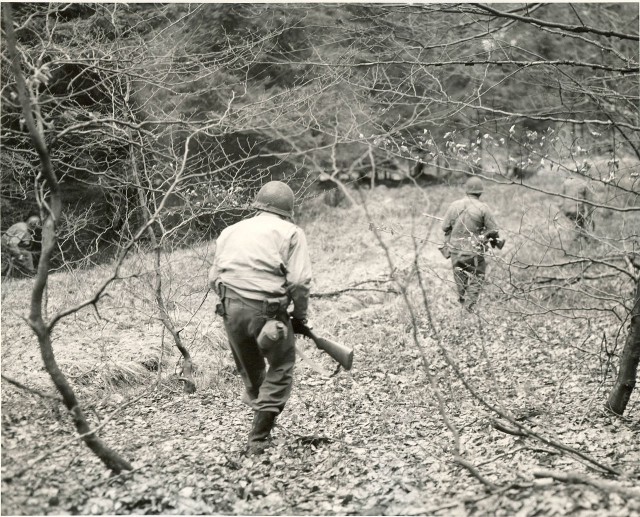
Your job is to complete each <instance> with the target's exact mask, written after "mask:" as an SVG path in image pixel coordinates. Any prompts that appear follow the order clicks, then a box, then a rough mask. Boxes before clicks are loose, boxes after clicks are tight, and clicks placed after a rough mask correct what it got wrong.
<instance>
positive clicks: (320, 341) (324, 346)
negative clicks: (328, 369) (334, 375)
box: [291, 319, 353, 370]
mask: <svg viewBox="0 0 640 517" xmlns="http://www.w3.org/2000/svg"><path fill="white" fill-rule="evenodd" d="M291 323H292V324H293V332H294V334H300V335H302V336H305V337H308V338H309V339H310V340H311V341H313V342H314V343H315V345H316V346H317V347H318V348H319V349H320V350H323V351H324V352H326V353H327V354H329V355H330V356H331V358H332V359H333V360H334V361H337V362H338V363H340V366H342V367H343V368H344V369H345V370H351V366H352V365H353V350H352V349H351V348H349V347H348V346H345V345H342V344H340V343H336V342H335V341H331V340H330V339H326V338H322V337H320V336H317V335H315V334H314V333H313V332H312V331H311V329H310V328H309V327H307V326H306V325H303V324H302V323H300V322H299V321H298V320H294V319H292V320H291Z"/></svg>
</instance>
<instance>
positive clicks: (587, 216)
mask: <svg viewBox="0 0 640 517" xmlns="http://www.w3.org/2000/svg"><path fill="white" fill-rule="evenodd" d="M561 192H562V195H563V196H567V197H566V198H562V201H561V204H560V209H561V210H562V213H563V214H564V215H565V216H566V217H567V218H569V219H570V220H571V221H573V222H574V223H575V225H576V226H577V227H578V228H579V229H580V230H587V229H590V230H594V229H595V223H594V221H593V205H591V204H589V203H586V202H585V201H592V200H593V197H594V196H593V190H592V189H591V186H590V184H589V182H588V181H587V180H586V179H584V178H583V177H582V176H577V175H571V176H569V177H568V178H567V179H566V180H565V181H564V183H563V184H562V190H561Z"/></svg>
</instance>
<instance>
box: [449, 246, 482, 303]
mask: <svg viewBox="0 0 640 517" xmlns="http://www.w3.org/2000/svg"><path fill="white" fill-rule="evenodd" d="M451 264H452V266H453V278H454V280H455V282H456V289H457V290H458V300H459V301H460V303H462V304H463V305H464V306H465V307H467V308H469V309H470V308H472V307H473V306H474V305H475V304H476V302H477V301H478V297H479V296H480V291H481V290H482V286H483V284H484V278H485V274H486V272H487V261H486V260H485V258H484V256H483V255H458V254H452V256H451Z"/></svg>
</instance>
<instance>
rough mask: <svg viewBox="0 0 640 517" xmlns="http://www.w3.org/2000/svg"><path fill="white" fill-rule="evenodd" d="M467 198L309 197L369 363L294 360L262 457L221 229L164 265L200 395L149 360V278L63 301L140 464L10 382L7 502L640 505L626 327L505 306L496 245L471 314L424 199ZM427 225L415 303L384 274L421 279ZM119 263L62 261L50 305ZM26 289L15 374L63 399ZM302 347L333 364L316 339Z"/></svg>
mask: <svg viewBox="0 0 640 517" xmlns="http://www.w3.org/2000/svg"><path fill="white" fill-rule="evenodd" d="M459 194H460V191H459V190H458V189H447V188H444V187H437V188H436V189H433V190H432V191H430V193H429V196H428V197H424V196H423V195H422V194H420V193H419V192H417V191H416V189H411V188H409V187H403V188H401V189H396V190H389V189H386V188H376V189H375V190H374V191H371V192H369V193H368V194H367V196H368V197H367V204H368V207H369V214H368V216H367V215H365V214H364V213H363V212H362V211H361V210H359V209H357V208H354V207H350V208H334V209H330V208H327V207H326V206H324V205H322V203H321V201H320V200H316V202H315V203H314V202H311V203H309V204H308V207H307V212H306V214H305V215H304V218H303V219H302V220H301V221H300V224H301V226H303V228H304V229H305V231H306V234H307V238H308V241H309V244H310V248H311V254H312V261H313V266H314V277H315V283H314V292H315V293H316V297H315V298H313V300H312V303H311V306H312V313H311V318H312V323H313V325H314V328H315V329H316V330H318V332H321V333H322V334H323V335H326V336H330V337H332V338H334V339H336V340H338V341H341V342H343V343H345V344H348V345H349V346H352V347H353V348H354V350H355V361H354V366H353V369H352V370H351V371H350V372H344V371H340V372H338V373H337V374H335V375H333V376H332V377H330V378H324V377H322V376H321V375H319V374H318V373H317V372H316V371H315V370H313V369H312V368H310V367H309V366H308V365H307V364H306V363H305V362H302V361H299V362H298V365H297V369H296V377H295V385H294V389H293V393H292V396H291V399H290V401H289V403H288V405H287V407H286V408H285V411H284V412H283V414H282V415H281V416H280V417H279V419H278V421H277V426H276V428H275V429H274V432H273V438H274V440H273V446H272V447H271V448H270V449H268V451H267V453H265V454H264V455H263V456H260V457H252V458H247V457H245V456H243V455H242V451H243V449H244V447H245V443H246V437H247V432H248V430H249V427H250V423H251V417H252V415H251V412H250V410H249V409H248V408H247V407H246V406H244V405H243V404H242V403H241V402H240V394H241V392H242V388H241V382H240V379H239V377H238V376H237V374H236V373H235V371H234V367H233V364H232V360H231V356H230V353H229V352H228V351H227V349H226V344H225V339H224V333H223V331H222V329H221V322H220V320H219V318H218V317H216V316H215V315H214V311H213V308H214V306H215V297H214V296H213V295H212V294H211V295H209V296H208V297H206V299H205V301H204V302H202V300H203V298H204V295H205V290H206V287H205V286H206V272H207V268H208V267H209V264H210V260H211V257H212V255H213V249H214V245H213V244H212V243H210V244H209V245H207V246H200V247H198V248H197V249H193V250H189V251H180V252H177V253H174V254H173V255H171V256H168V257H165V262H164V264H165V266H166V275H167V276H166V278H167V280H166V281H165V289H166V292H167V293H168V295H169V298H170V300H171V301H172V304H171V306H170V309H171V311H172V312H171V314H172V316H173V317H174V319H175V321H176V322H177V325H178V326H179V327H180V328H182V327H184V331H183V334H182V335H183V337H184V339H185V342H186V343H187V345H188V346H189V348H190V350H191V352H192V354H193V356H194V361H195V363H196V366H197V371H196V382H197V385H198V390H197V392H196V393H195V394H192V395H186V394H183V393H182V388H181V384H180V383H179V382H178V380H177V379H176V376H175V374H174V367H175V365H176V363H177V362H178V355H177V354H176V352H175V351H166V352H162V354H161V356H160V358H159V362H160V364H161V365H163V367H162V368H161V370H160V371H159V372H158V371H150V370H149V366H148V365H149V364H150V363H149V358H150V357H153V356H154V355H155V356H156V357H157V356H158V355H159V354H160V350H161V349H162V347H161V346H160V344H161V342H162V340H163V339H164V340H166V339H167V337H166V336H165V335H164V334H163V332H162V330H161V327H160V324H159V323H158V321H157V319H156V318H155V316H154V311H153V303H152V295H151V294H146V293H147V291H148V290H147V291H145V285H146V284H145V282H146V281H150V280H149V278H151V276H152V275H151V274H150V273H149V272H148V271H147V273H148V274H147V276H146V277H145V275H142V274H137V275H136V276H132V277H129V278H127V279H126V280H123V281H122V282H119V283H117V284H116V285H115V286H114V287H113V289H111V291H110V292H111V296H110V297H108V298H106V299H105V300H104V301H102V302H100V303H99V304H98V310H97V311H95V310H94V309H93V308H87V309H83V310H82V311H80V312H78V313H77V314H75V315H73V316H71V317H69V318H66V319H65V320H64V321H62V322H61V323H60V325H59V326H58V328H57V330H56V332H55V336H54V338H55V339H54V347H55V351H56V357H57V359H58V362H59V364H60V366H61V368H62V369H63V371H64V372H65V373H66V374H67V375H68V376H69V378H70V379H71V381H72V384H73V386H74V389H76V391H77V393H78V395H79V398H80V400H81V403H82V405H83V407H84V408H85V410H86V413H87V415H88V417H89V419H90V420H91V422H92V424H93V425H100V424H104V426H103V427H101V428H100V431H99V436H100V438H101V439H103V440H104V441H105V442H106V443H107V444H108V445H110V446H111V447H113V448H114V449H115V450H116V451H117V452H119V453H120V454H121V455H122V456H123V457H124V458H127V459H128V460H130V461H131V462H132V463H133V466H134V470H133V471H132V472H125V473H123V474H121V475H119V476H111V475H110V474H109V472H108V471H107V470H106V469H105V468H104V466H103V465H102V464H101V462H100V461H99V460H98V459H97V458H95V457H94V456H92V455H91V453H90V452H89V451H88V449H87V448H86V447H85V446H84V445H82V444H81V443H78V440H77V439H74V434H73V428H72V424H71V421H70V418H69V417H68V415H67V414H66V412H65V410H64V408H63V407H62V405H61V404H60V403H59V402H58V401H56V400H53V399H50V398H45V397H42V396H41V395H38V394H36V393H34V392H31V391H26V390H25V389H22V388H18V387H15V386H13V385H11V384H9V383H7V382H5V381H3V382H2V514H3V515H37V514H93V515H98V514H130V513H135V514H138V513H139V514H241V515H252V514H259V515H282V514H285V515H290V514H293V515H307V514H308V515H336V514H338V515H452V516H458V515H460V516H466V515H516V516H518V517H527V516H534V515H593V516H602V515H611V516H632V515H638V514H640V495H639V491H640V489H639V488H638V484H639V481H640V397H639V396H638V393H637V392H636V393H634V395H633V396H632V399H631V401H630V403H629V406H628V408H627V412H626V416H625V417H624V418H620V417H615V416H613V415H611V414H609V413H607V412H606V411H604V409H603V402H604V400H606V395H607V390H608V388H609V387H610V385H611V375H612V374H611V368H610V365H609V364H608V363H607V361H610V360H611V358H610V357H609V358H607V356H606V354H604V353H603V350H602V346H603V345H602V343H603V340H604V339H605V337H606V338H607V339H609V340H610V341H609V342H614V341H616V339H623V338H624V336H622V337H620V336H616V332H617V330H616V327H615V326H614V325H613V324H612V323H611V322H608V321H604V320H602V319H597V318H586V319H585V318H582V317H575V315H574V317H571V318H569V317H562V316H561V315H558V314H557V313H542V314H537V315H536V314H533V313H526V316H525V313H524V312H522V311H520V310H516V309H519V308H520V305H518V304H516V303H514V302H510V303H509V304H508V305H505V303H504V301H503V299H504V296H503V293H504V291H503V289H502V287H503V286H502V284H500V278H501V275H503V274H504V270H503V269H501V268H500V267H499V266H498V265H497V262H498V260H499V259H498V258H497V257H494V258H491V259H490V263H491V264H492V266H491V267H492V268H493V269H491V270H490V272H489V277H492V275H493V278H494V279H495V282H492V283H489V285H487V288H486V290H485V292H484V294H483V298H482V304H481V306H480V307H479V308H478V311H477V315H473V314H469V313H467V312H464V311H462V310H461V309H460V308H459V307H458V305H457V301H456V296H455V294H454V292H453V289H452V284H451V271H450V266H449V263H448V261H446V260H445V259H444V258H442V257H441V256H440V254H439V253H438V250H437V249H436V245H435V242H436V241H438V240H439V239H440V231H439V223H438V222H437V221H435V222H434V220H433V219H432V218H429V217H427V216H426V215H425V214H428V215H436V216H442V214H443V212H444V209H445V208H446V205H447V203H449V202H450V201H451V200H452V199H454V198H455V196H456V195H459ZM527 195H529V194H527ZM485 201H487V202H492V203H493V204H495V205H496V207H497V214H496V215H497V218H498V220H501V221H502V222H503V224H504V225H506V226H508V227H509V229H510V231H512V232H517V231H518V228H521V227H522V224H523V222H522V218H520V219H519V220H517V221H516V220H515V219H518V218H517V217H516V218H512V217H511V215H512V214H509V212H508V207H509V206H517V205H518V203H520V202H521V201H523V200H522V199H520V198H518V197H517V196H514V195H513V192H510V191H500V190H498V187H495V189H494V190H489V192H487V194H486V195H485ZM525 201H526V202H527V203H531V204H536V202H539V201H540V200H537V199H536V198H533V197H532V198H527V199H526V200H525ZM538 204H539V205H540V203H538ZM539 209H540V210H541V211H544V210H545V207H544V206H542V205H540V206H539ZM412 215H413V216H414V218H412ZM412 220H413V221H416V224H415V225H413V224H412ZM372 228H378V229H379V231H380V235H381V237H382V238H383V239H384V241H385V242H386V243H387V248H388V252H389V254H388V256H389V258H390V259H391V261H392V262H393V264H392V265H390V264H389V263H388V261H387V259H386V254H385V252H384V250H383V249H382V248H381V247H380V246H379V244H378V243H377V241H376V237H375V234H374V232H373V231H372ZM412 228H413V231H414V232H415V233H416V234H417V235H419V236H421V237H422V238H425V239H427V242H426V243H425V245H424V247H422V248H420V249H419V252H418V257H419V260H418V266H419V270H420V271H421V276H420V278H421V279H422V280H423V282H424V285H425V289H424V295H425V296H424V297H423V292H422V290H421V289H420V288H419V287H418V284H417V282H416V281H413V282H411V284H410V288H409V290H408V301H409V302H410V303H411V304H412V307H414V308H415V319H413V320H412V318H411V317H410V315H409V311H408V309H407V305H406V302H405V300H404V298H403V296H402V295H400V294H396V293H394V292H393V289H394V284H393V282H390V281H389V280H390V274H391V272H393V277H394V278H403V275H404V277H405V278H406V276H407V275H410V274H411V268H412V266H413V264H414V263H415V262H416V260H415V256H416V253H414V249H413V242H412V239H411V238H410V237H408V235H409V234H410V233H412ZM510 245H511V243H509V242H508V245H507V247H505V250H503V252H504V253H507V252H508V248H509V246H510ZM491 261H493V262H491ZM142 263H143V265H144V261H142ZM136 264H137V263H134V261H133V260H132V262H131V263H129V264H128V267H129V268H130V269H131V271H133V270H134V269H135V267H138V266H137V265H136ZM107 273H108V266H104V267H102V268H96V269H94V270H90V271H77V272H74V273H57V274H55V275H53V276H52V278H51V282H50V286H49V293H48V313H49V314H53V313H55V312H56V311H57V310H60V309H61V308H63V307H68V306H71V305H73V304H74V303H78V302H79V301H80V300H82V299H84V298H85V297H86V296H87V295H88V294H89V293H90V292H91V291H92V289H93V288H94V287H95V285H97V284H98V283H99V282H100V279H101V278H103V277H104V276H105V275H106V274H107ZM145 278H146V280H145ZM361 282H367V283H361ZM350 287H351V288H352V289H353V290H348V291H344V292H342V293H339V294H336V295H331V294H330V293H331V292H334V291H338V290H344V289H347V288H350ZM360 289H370V290H360ZM28 290H29V281H28V280H13V281H9V282H5V284H4V285H3V303H2V373H3V375H5V376H7V377H10V378H12V379H15V380H17V381H19V382H21V383H22V384H24V385H26V386H28V387H29V388H31V389H37V390H40V391H41V392H44V393H45V394H48V395H55V393H54V390H53V388H52V386H51V385H50V383H49V381H48V380H47V377H46V373H45V372H44V371H43V367H42V362H41V360H40V357H39V353H38V349H37V343H36V341H35V339H34V338H33V336H32V334H31V332H30V330H29V328H28V327H27V326H26V324H25V322H24V321H23V320H22V319H21V317H22V316H24V315H25V314H26V313H27V304H28V297H29V291H28ZM425 297H426V299H427V302H428V305H427V306H425V304H424V303H423V302H424V299H425ZM201 304H202V305H201ZM429 317H431V321H432V323H433V326H431V325H430V324H429ZM414 323H415V325H416V326H415V330H416V332H415V339H414ZM434 330H435V331H436V333H434ZM416 340H417V342H416ZM299 344H300V346H301V347H302V348H303V349H304V351H305V352H306V354H307V355H308V356H309V357H310V358H311V359H312V360H313V361H315V362H316V363H317V364H319V365H321V366H322V367H323V368H325V369H327V370H331V371H333V370H334V367H333V365H332V363H331V360H330V359H329V358H328V357H327V356H326V355H323V354H322V353H321V352H319V351H317V350H315V349H314V348H313V346H312V345H311V344H310V343H308V342H306V341H304V340H303V341H302V342H300V343H299ZM418 345H419V346H418ZM421 351H422V352H423V353H424V358H423V356H422V355H421ZM445 352H446V354H447V356H445ZM447 357H448V359H447ZM425 361H427V362H428V368H427V367H425ZM144 364H146V365H147V367H145V366H144ZM451 364H455V366H456V369H457V372H456V371H455V370H454V368H452V367H451ZM430 377H431V378H432V379H433V384H431V383H430V381H429V378H430ZM461 379H464V381H465V382H466V383H467V385H468V386H469V387H471V388H472V389H473V392H474V394H475V395H474V394H472V392H471V391H470V390H469V389H467V387H465V385H464V384H463V382H462V380H461ZM636 391H637V390H636ZM438 397H440V399H441V400H442V405H441V406H439V404H438ZM485 403H486V404H485ZM490 407H491V408H496V409H497V410H498V411H496V410H494V409H490ZM498 412H501V413H503V415H508V416H509V418H511V419H512V420H513V422H517V423H518V424H519V425H522V426H524V428H526V429H527V435H526V436H517V435H514V434H510V432H504V431H505V429H506V430H507V431H511V432H513V429H514V424H513V423H509V422H508V421H506V420H505V419H504V418H503V417H502V416H500V415H499V413H498ZM444 418H446V420H447V422H448V424H449V426H447V425H446V423H445V420H444ZM498 428H501V429H502V430H499V429H498ZM452 429H454V430H455V433H456V434H458V435H459V447H457V446H456V441H455V439H454V434H453V433H452ZM521 434H522V433H521ZM567 447H569V448H571V449H572V450H573V451H578V453H576V452H567ZM563 449H564V450H563ZM579 454H581V455H582V456H580V455H579ZM596 464H599V465H600V466H596ZM464 465H467V466H472V468H467V467H465V466H464ZM607 470H608V471H607ZM612 471H616V472H617V473H613V472H612ZM561 474H565V475H566V474H569V475H572V476H574V478H573V480H570V481H569V482H563V481H561V480H559V479H558V478H559V477H561V476H560V475H561Z"/></svg>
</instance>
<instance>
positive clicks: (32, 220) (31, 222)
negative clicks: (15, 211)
mask: <svg viewBox="0 0 640 517" xmlns="http://www.w3.org/2000/svg"><path fill="white" fill-rule="evenodd" d="M27 226H29V228H36V227H37V226H40V218H39V217H38V216H37V215H32V216H31V217H29V219H27Z"/></svg>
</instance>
